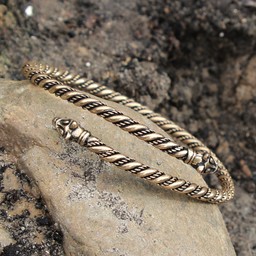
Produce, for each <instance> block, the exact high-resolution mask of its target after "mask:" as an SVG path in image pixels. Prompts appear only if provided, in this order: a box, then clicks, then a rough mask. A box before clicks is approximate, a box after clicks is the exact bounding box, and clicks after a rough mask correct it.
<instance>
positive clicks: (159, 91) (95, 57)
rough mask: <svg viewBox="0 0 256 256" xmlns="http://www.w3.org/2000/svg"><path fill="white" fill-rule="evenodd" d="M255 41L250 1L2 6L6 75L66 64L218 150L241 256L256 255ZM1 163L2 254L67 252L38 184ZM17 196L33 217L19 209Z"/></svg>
mask: <svg viewBox="0 0 256 256" xmlns="http://www.w3.org/2000/svg"><path fill="white" fill-rule="evenodd" d="M255 39H256V2H255V1H254V0H233V1H230V0H225V1H223V0H222V1H216V0H215V1H213V0H211V1H207V2H205V1H196V2H195V1H191V0H189V1H181V0H179V1H167V0H166V1H156V0H150V1H148V0H147V1H144V0H143V1H139V0H131V1H122V2H121V1H113V0H104V1H103V0H101V1H97V2H96V1H92V0H91V1H89V0H72V1H61V0H59V1H50V0H45V1H25V0H23V1H22V0H19V1H14V0H9V1H8V0H3V1H0V77H1V78H5V79H13V80H16V79H23V77H22V75H21V72H20V69H21V66H22V64H23V63H24V62H25V61H26V60H28V59H35V60H40V61H42V62H44V63H51V64H56V65H58V66H64V67H65V66H66V67H68V68H70V69H73V70H76V71H77V72H80V73H83V74H86V75H87V76H88V77H90V78H93V79H94V80H97V81H100V82H101V83H103V84H106V85H108V86H110V87H112V88H115V89H116V90H118V91H120V92H122V93H124V94H126V95H129V96H130V97H133V98H135V99H136V100H138V101H140V102H142V103H145V104H147V105H148V106H149V107H151V108H153V109H155V110H156V111H158V112H160V113H162V114H164V115H165V116H167V117H169V118H171V119H172V120H174V121H176V122H177V123H179V124H180V125H181V126H183V127H186V128H187V129H188V130H189V131H191V132H192V133H193V134H195V135H196V136H197V137H199V138H201V139H202V140H203V141H204V142H205V143H206V144H207V145H209V147H210V148H211V149H213V150H214V151H215V152H216V153H217V154H218V156H219V157H220V159H221V160H222V161H223V162H224V163H225V165H226V166H227V167H228V168H229V169H230V172H231V175H232V177H233V178H234V181H235V184H236V188H237V189H236V197H235V199H234V200H233V201H232V202H230V203H227V204H224V205H222V206H220V209H221V211H222V213H223V216H224V219H225V222H226V225H227V228H228V230H229V233H230V236H231V239H232V242H233V244H234V246H235V249H236V252H237V254H238V255H239V256H240V255H241V256H243V255H244V256H247V255H256V239H255V233H256V203H255V202H256V199H255V182H256V161H255V158H256V153H255V146H256V129H255V125H256V75H255V68H256V54H255ZM0 146H1V145H0ZM0 157H1V159H0V166H1V168H0V182H1V183H0V184H1V186H0V190H1V193H2V194H4V196H3V198H0V202H1V205H0V211H1V214H0V220H1V223H3V225H4V226H5V227H7V228H8V230H10V232H11V238H10V239H13V240H14V241H16V243H14V245H11V246H8V247H5V248H4V252H3V255H14V252H15V251H20V252H21V251H23V253H24V252H26V250H27V252H28V253H29V252H31V250H32V251H33V255H40V253H41V252H42V251H44V252H45V251H47V250H48V251H49V255H62V253H63V252H62V247H61V244H62V234H61V232H60V230H59V228H58V226H57V225H56V224H55V223H53V221H52V220H51V216H49V215H48V213H47V209H46V208H45V206H44V204H43V202H42V200H41V198H40V193H39V192H38V191H34V186H33V181H32V180H30V178H29V177H27V176H26V175H25V174H24V172H23V171H22V170H19V169H17V167H16V166H15V165H13V163H14V162H15V159H12V157H11V152H6V151H5V149H4V148H1V152H0ZM21 200H22V201H24V204H23V206H24V205H26V206H24V209H29V211H25V210H24V209H23V208H22V207H21V208H19V209H17V207H15V205H16V204H17V202H20V201H21ZM6 211H8V212H11V215H7V214H6ZM35 216H37V217H35ZM38 216H41V217H38ZM24 223H26V225H27V227H28V229H27V230H26V231H22V229H21V227H22V226H23V225H24ZM18 255H31V254H21V253H20V254H18Z"/></svg>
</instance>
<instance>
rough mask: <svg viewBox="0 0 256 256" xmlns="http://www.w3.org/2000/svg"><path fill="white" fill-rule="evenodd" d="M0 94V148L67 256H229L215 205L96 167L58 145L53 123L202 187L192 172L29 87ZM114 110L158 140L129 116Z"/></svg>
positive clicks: (94, 160) (15, 86)
mask: <svg viewBox="0 0 256 256" xmlns="http://www.w3.org/2000/svg"><path fill="white" fill-rule="evenodd" d="M0 95H1V96H0V97H1V103H0V117H1V118H0V127H1V130H0V142H1V145H4V146H5V147H6V149H7V150H9V151H10V152H11V153H12V154H13V156H14V157H15V158H16V159H17V163H18V164H19V166H21V167H22V169H23V170H25V171H26V173H27V174H28V175H29V176H30V177H31V178H32V179H33V180H34V181H35V183H36V185H35V184H34V185H33V186H36V187H38V188H39V191H40V193H41V195H42V197H43V199H44V200H45V202H46V205H47V207H48V210H49V213H50V215H51V216H52V218H53V219H54V221H56V222H57V223H59V225H60V228H61V230H62V232H63V235H64V248H65V252H66V254H67V255H127V256H131V255H141V253H142V252H143V255H202V256H204V255H230V256H231V255H235V252H234V249H233V246H232V244H231V241H230V238H229V236H228V233H227V230H226V227H225V224H224V222H223V219H222V216H221V213H220V211H219V209H218V207H217V206H216V205H211V204H207V203H201V202H198V201H196V200H193V199H190V198H187V197H186V196H183V195H179V194H177V193H175V192H172V191H166V190H163V189H161V188H159V187H156V186H153V185H151V184H149V183H147V182H145V181H143V180H140V179H138V178H137V177H134V176H132V175H131V174H129V173H125V172H123V171H121V170H118V169H117V168H115V167H113V166H111V165H109V164H106V163H104V162H102V161H101V160H100V159H99V158H98V157H97V156H96V155H95V154H93V153H90V152H88V151H87V150H86V149H82V148H80V147H79V146H78V145H76V144H73V143H71V142H66V141H64V140H63V139H61V138H59V137H58V134H57V133H56V132H55V131H54V130H53V129H52V127H51V120H52V118H53V117H55V116H63V117H71V118H75V119H77V121H79V122H80V123H81V124H82V125H84V126H85V127H86V128H87V129H88V130H90V131H91V132H92V133H93V135H95V136H97V137H99V138H100V139H102V140H103V141H104V142H105V143H106V144H107V145H110V146H112V147H114V148H116V149H118V150H119V151H121V152H122V153H124V154H128V155H129V156H130V157H134V158H136V159H137V160H139V161H141V162H144V163H147V164H148V165H150V166H152V167H155V168H158V169H159V170H161V171H164V172H166V173H170V174H173V175H177V176H180V177H183V178H185V179H189V180H191V181H193V182H197V183H199V184H204V181H203V180H202V178H201V177H200V175H199V174H198V173H196V172H195V171H194V170H193V169H192V168H191V167H190V166H187V165H185V164H183V163H182V162H181V161H178V160H176V159H174V158H172V157H168V156H167V155H166V154H164V153H163V152H159V150H156V149H155V148H153V147H151V146H149V145H147V144H146V143H144V142H142V141H139V140H138V139H136V138H135V137H133V136H131V135H129V134H127V133H125V132H123V131H121V130H120V129H118V128H117V127H115V126H113V125H112V124H110V123H107V122H106V121H104V120H103V119H101V118H99V117H97V116H94V115H93V114H91V113H89V112H87V111H85V110H82V109H80V108H78V107H75V106H73V105H71V104H69V103H67V102H65V101H63V100H61V99H57V98H55V97H54V96H53V95H50V94H49V93H48V92H45V91H43V90H42V89H40V88H36V87H34V86H32V85H30V84H28V82H13V81H4V80H2V81H1V87H0ZM109 105H112V106H116V104H114V103H111V104H110V103H109ZM116 108H118V109H119V110H120V111H122V112H124V113H125V114H127V115H129V116H131V117H133V118H134V119H136V120H138V121H140V122H143V123H145V124H146V125H148V126H149V127H151V128H152V129H154V130H155V131H160V132H161V133H164V132H162V131H161V130H159V128H158V127H156V126H155V125H154V124H152V123H151V122H149V121H148V120H145V119H144V118H143V117H141V116H140V115H138V114H137V113H134V112H133V111H132V110H130V109H126V108H125V107H123V106H119V105H118V106H116ZM31 186H32V185H31ZM35 193H36V192H35Z"/></svg>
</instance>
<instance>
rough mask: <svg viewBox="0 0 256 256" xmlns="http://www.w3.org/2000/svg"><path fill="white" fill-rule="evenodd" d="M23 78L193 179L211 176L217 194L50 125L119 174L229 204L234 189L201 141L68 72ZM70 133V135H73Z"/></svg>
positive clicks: (63, 123) (28, 70) (29, 68)
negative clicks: (189, 171)
mask: <svg viewBox="0 0 256 256" xmlns="http://www.w3.org/2000/svg"><path fill="white" fill-rule="evenodd" d="M23 74H24V75H25V76H26V78H27V79H29V80H30V81H31V82H32V83H33V84H34V85H36V86H39V87H42V88H44V89H46V90H48V91H49V92H50V93H52V94H55V95H56V96H58V97H60V98H61V99H64V100H67V101H68V102H71V103H73V104H75V105H76V106H79V107H82V108H83V109H86V110H89V111H90V112H92V113H94V114H96V115H98V116H100V117H102V118H104V119H105V120H106V121H108V122H111V123H113V124H114V125H116V126H118V127H119V128H120V129H122V130H124V131H127V132H129V133H130V134H132V135H134V136H136V137H137V138H139V139H141V140H143V141H146V142H147V143H149V144H150V145H152V146H154V147H156V148H158V149H159V150H161V151H163V152H166V153H167V154H169V155H171V156H173V157H175V158H177V159H179V160H181V161H183V162H184V163H186V164H189V165H191V166H192V167H193V168H194V169H195V170H197V171H198V172H199V173H201V174H207V173H214V174H215V175H216V176H217V177H218V179H219V181H220V184H221V186H222V189H211V188H208V187H202V186H199V185H197V184H195V183H190V182H188V181H185V180H183V179H179V178H177V177H172V176H169V175H166V174H164V173H162V172H159V171H157V170H155V169H153V168H150V167H148V166H146V165H144V164H141V163H139V162H136V161H135V160H133V159H130V158H129V157H127V156H124V155H121V154H120V153H119V152H117V151H115V150H114V149H111V148H109V147H108V146H106V145H105V144H103V143H102V142H101V141H99V140H98V139H97V138H95V137H92V136H91V135H89V132H87V131H85V130H84V129H83V128H82V127H80V126H79V125H78V124H77V123H76V122H75V121H74V120H70V119H55V122H54V123H55V126H56V128H57V130H58V131H59V132H60V133H61V134H62V136H64V137H66V138H70V139H73V140H75V141H77V142H78V143H80V144H81V145H83V146H86V147H88V148H89V149H91V150H92V151H93V152H95V153H97V154H98V155H100V156H101V157H102V158H103V160H105V161H108V162H111V163H113V164H115V165H117V166H118V167H119V168H121V169H125V170H128V171H130V172H132V173H135V174H137V175H138V176H139V177H142V178H144V179H146V180H149V181H151V182H153V183H156V184H158V185H160V186H162V187H164V188H168V189H172V190H175V191H178V192H180V193H183V194H186V195H188V196H191V197H193V198H196V199H199V200H202V201H207V202H210V203H221V202H224V201H227V200H230V199H232V198H233V196H234V184H233V181H232V178H231V176H230V175H229V173H228V171H227V169H226V168H225V167H224V165H223V164H222V163H221V162H220V160H219V159H218V158H217V157H216V156H215V154H213V153H212V152H211V151H210V150H209V149H208V148H207V147H206V146H205V145H204V144H203V143H202V142H201V141H199V140H198V139H196V138H195V137H194V136H192V135H191V134H190V133H188V132H187V131H185V130H184V129H182V128H180V127H179V126H178V125H176V124H175V123H174V122H172V121H170V120H167V119H166V118H164V117H162V116H161V115H160V114H157V113H155V112H153V111H152V110H150V109H149V108H147V107H145V106H143V105H141V104H140V103H137V102H135V101H134V100H133V99H129V98H128V97H126V96H124V95H121V94H120V93H118V92H115V91H113V90H111V89H109V88H107V87H106V86H103V85H100V84H98V83H95V82H94V81H92V80H87V79H86V78H83V77H80V76H79V75H74V74H71V73H69V72H68V71H62V70H59V69H58V68H55V67H51V66H48V65H42V64H36V63H32V62H29V63H27V64H25V65H24V67H23ZM76 88H77V89H76ZM84 91H85V92H88V93H90V94H92V95H95V96H97V97H101V98H103V99H107V100H109V101H113V102H116V103H119V104H122V105H124V106H127V107H129V108H131V109H133V110H135V111H137V112H139V113H140V114H141V115H143V116H146V117H147V118H148V119H150V120H151V121H153V122H154V123H156V124H157V125H158V126H159V127H160V128H162V129H163V130H164V131H165V132H167V133H168V134H169V135H170V136H171V138H169V137H168V138H167V137H164V136H163V135H161V134H159V133H156V132H154V131H153V130H151V129H149V128H148V127H147V126H145V125H143V124H140V123H138V122H137V121H135V120H133V119H132V118H130V117H128V116H126V115H124V114H123V113H121V112H120V111H117V110H116V109H114V108H112V107H109V106H107V105H106V104H105V103H103V102H101V101H99V100H96V99H93V98H91V97H90V95H88V94H86V93H84ZM72 127H73V128H72ZM64 128H65V129H66V132H61V131H63V130H62V129H64ZM72 129H73V130H72ZM74 131H76V133H74ZM78 131H80V132H81V134H79V136H78V137H76V136H77V134H78ZM85 134H86V136H85V137H83V136H84V135H85ZM93 141H94V142H95V143H96V142H97V143H96V144H95V145H94V144H93V143H92V142H93ZM89 142H90V143H89ZM177 142H180V143H182V144H185V145H186V146H187V147H183V146H182V145H179V144H178V143H177ZM116 163H117V164H116Z"/></svg>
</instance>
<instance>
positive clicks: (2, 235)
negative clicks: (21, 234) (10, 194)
mask: <svg viewBox="0 0 256 256" xmlns="http://www.w3.org/2000/svg"><path fill="white" fill-rule="evenodd" d="M0 195H1V194H0ZM14 243H15V241H14V240H13V239H12V238H11V237H10V234H9V233H8V232H7V231H6V230H5V228H4V227H2V226H1V225H0V253H1V252H2V251H3V248H4V247H5V246H8V245H10V244H14Z"/></svg>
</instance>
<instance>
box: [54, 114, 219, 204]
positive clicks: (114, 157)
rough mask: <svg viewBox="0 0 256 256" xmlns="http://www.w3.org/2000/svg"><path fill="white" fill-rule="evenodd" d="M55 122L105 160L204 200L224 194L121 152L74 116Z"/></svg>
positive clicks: (61, 131)
mask: <svg viewBox="0 0 256 256" xmlns="http://www.w3.org/2000/svg"><path fill="white" fill-rule="evenodd" d="M53 126H54V128H55V129H56V130H57V131H58V133H59V134H60V135H61V136H62V137H63V138H65V139H67V140H71V141H75V142H77V143H78V144H80V145H81V146H83V147H87V148H88V149H89V150H90V151H92V152H94V153H96V154H97V155H98V156H100V158H102V159H103V160H104V161H106V162H109V163H111V164H113V165H115V166H117V167H118V168H120V169H122V170H124V171H128V172H130V173H132V174H135V175H136V176H138V177H140V178H142V179H145V180H147V181H150V182H152V183H154V184H157V185H159V186H161V187H163V188H166V189H171V190H174V191H177V192H179V193H182V194H186V195H188V196H190V197H193V198H196V199H199V200H203V201H210V202H214V201H213V200H215V201H216V200H217V201H218V200H219V199H221V197H222V193H221V191H218V190H216V189H210V188H207V187H201V186H198V185H197V184H194V183H190V182H188V181H185V180H183V179H179V178H177V177H173V176H170V175H166V174H165V173H163V172H160V171H158V170H156V169H154V168H151V167H149V166H147V165H144V164H142V163H140V162H137V161H136V160H134V159H131V158H130V157H128V156H125V155H122V154H121V153H120V152H118V151H116V150H114V149H113V148H111V147H109V146H107V145H105V144H104V143H103V142H102V141H100V140H99V139H98V138H96V137H93V136H92V135H91V133H90V132H89V131H87V130H85V129H84V128H83V127H81V126H80V125H79V124H78V123H77V122H76V121H74V120H72V119H63V118H55V119H54V120H53Z"/></svg>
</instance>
